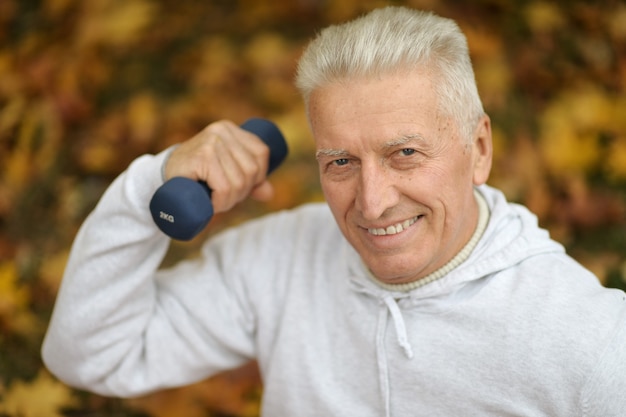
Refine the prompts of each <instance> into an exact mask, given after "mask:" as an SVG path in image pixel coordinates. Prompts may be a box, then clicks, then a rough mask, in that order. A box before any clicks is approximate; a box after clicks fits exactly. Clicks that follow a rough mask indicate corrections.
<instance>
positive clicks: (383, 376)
mask: <svg viewBox="0 0 626 417" xmlns="http://www.w3.org/2000/svg"><path fill="white" fill-rule="evenodd" d="M381 299H382V300H383V301H384V303H385V306H386V307H387V308H382V309H381V310H380V313H379V314H378V326H377V329H376V359H377V360H378V377H379V383H380V391H381V394H382V397H383V403H384V405H385V417H390V416H391V398H390V392H389V391H390V389H389V366H388V364H387V349H386V347H385V333H386V331H385V329H386V327H387V318H388V317H389V313H391V318H392V319H393V323H394V327H395V328H396V337H397V339H398V344H399V345H400V346H401V347H402V349H403V350H404V353H405V354H406V356H407V357H408V358H409V359H411V358H412V357H413V349H411V345H410V344H409V340H408V338H407V335H406V326H405V325H404V319H403V317H402V313H401V312H400V308H399V307H398V303H396V300H395V299H394V298H393V297H392V296H391V295H389V294H387V295H384V296H383V297H382V298H381Z"/></svg>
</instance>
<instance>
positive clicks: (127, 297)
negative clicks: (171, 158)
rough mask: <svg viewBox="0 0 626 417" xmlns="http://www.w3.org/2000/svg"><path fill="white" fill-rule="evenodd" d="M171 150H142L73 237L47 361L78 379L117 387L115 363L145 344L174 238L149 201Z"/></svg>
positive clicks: (108, 389) (105, 388) (107, 389)
mask: <svg viewBox="0 0 626 417" xmlns="http://www.w3.org/2000/svg"><path fill="white" fill-rule="evenodd" d="M163 158H164V154H161V155H158V156H156V157H152V156H146V157H142V158H140V159H138V160H137V161H135V162H134V163H133V164H132V165H131V166H130V167H129V169H128V170H127V172H125V173H124V174H122V175H121V176H120V177H119V178H118V179H116V181H115V182H114V183H113V184H112V185H111V187H110V188H109V189H108V190H107V191H106V193H105V195H104V196H103V198H102V200H101V201H100V203H99V204H98V206H97V207H96V209H95V210H94V211H93V212H92V213H91V215H90V216H89V218H88V219H87V220H86V221H85V223H84V224H83V226H82V227H81V230H80V231H79V233H78V235H77V237H76V240H75V242H74V244H73V247H72V251H71V255H70V258H69V261H68V265H67V268H66V271H65V276H64V278H63V283H62V286H61V289H60V291H59V294H58V298H57V302H56V305H55V310H54V313H53V316H52V320H51V322H50V327H49V329H48V332H47V335H46V339H45V341H44V346H43V358H44V361H45V362H46V364H47V366H48V367H49V368H50V370H51V371H52V372H53V373H55V374H56V375H57V376H58V377H59V378H61V379H62V380H64V381H66V382H67V383H69V384H71V385H74V386H78V387H82V388H88V389H91V390H95V391H99V392H102V393H114V391H115V390H117V389H118V387H116V386H119V385H120V384H119V383H118V382H116V380H115V379H116V378H119V377H116V376H115V372H114V370H116V369H124V365H123V362H124V361H128V360H130V358H132V357H133V356H136V355H137V354H138V353H137V349H141V348H142V345H143V341H142V339H143V338H144V333H145V330H146V328H147V326H148V323H149V321H150V320H151V315H153V313H154V308H155V300H156V295H155V294H156V290H155V284H154V275H155V273H156V270H157V268H158V266H159V264H160V263H161V260H162V257H163V256H164V254H165V252H166V251H167V247H168V242H169V239H168V238H167V237H166V236H164V235H163V234H162V233H161V232H160V231H159V230H158V229H157V227H156V226H155V225H154V223H153V221H152V218H151V216H150V212H149V209H148V203H149V201H150V197H151V195H152V193H153V192H154V191H155V190H156V188H157V187H158V186H159V185H160V184H161V182H162V180H161V174H160V169H161V162H162V160H163ZM145 372H148V371H147V370H146V371H145ZM120 389H121V387H120Z"/></svg>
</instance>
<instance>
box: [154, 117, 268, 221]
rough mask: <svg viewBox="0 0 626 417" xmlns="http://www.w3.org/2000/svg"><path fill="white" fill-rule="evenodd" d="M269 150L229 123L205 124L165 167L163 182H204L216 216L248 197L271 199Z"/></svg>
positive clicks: (251, 136)
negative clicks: (268, 170)
mask: <svg viewBox="0 0 626 417" xmlns="http://www.w3.org/2000/svg"><path fill="white" fill-rule="evenodd" d="M268 161H269V148H268V147H267V145H265V143H263V141H261V139H259V138H258V137H257V136H256V135H254V134H252V133H250V132H248V131H245V130H243V129H241V128H240V127H239V126H237V125H236V124H234V123H232V122H230V121H219V122H215V123H212V124H210V125H208V126H207V127H206V128H204V129H203V130H202V131H201V132H199V133H198V134H197V135H195V136H194V137H192V138H191V139H189V140H187V141H185V142H183V143H181V144H180V145H179V146H178V147H177V148H176V149H174V151H173V152H172V154H171V155H170V158H169V160H168V161H167V164H166V166H165V179H166V180H167V179H170V178H173V177H177V176H181V177H187V178H191V179H193V180H197V181H204V182H206V183H207V184H208V186H209V188H211V190H212V193H211V201H212V203H213V209H214V211H215V212H216V213H219V212H224V211H228V210H230V209H231V208H232V207H233V206H234V205H235V204H237V203H239V202H241V201H243V200H244V199H245V198H247V197H248V196H251V197H252V198H255V199H257V200H261V201H267V200H269V199H270V198H272V196H273V194H274V191H273V188H272V186H271V184H270V183H269V182H268V181H267V179H266V177H267V169H268Z"/></svg>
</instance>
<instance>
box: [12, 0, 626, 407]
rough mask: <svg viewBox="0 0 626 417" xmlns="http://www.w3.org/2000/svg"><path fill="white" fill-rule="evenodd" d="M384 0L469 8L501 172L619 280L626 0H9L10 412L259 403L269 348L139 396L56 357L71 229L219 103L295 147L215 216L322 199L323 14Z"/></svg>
mask: <svg viewBox="0 0 626 417" xmlns="http://www.w3.org/2000/svg"><path fill="white" fill-rule="evenodd" d="M386 4H400V5H408V6H413V7H417V8H425V9H431V10H434V11H436V12H438V13H440V14H442V15H444V16H448V17H452V18H455V19H456V20H457V21H458V22H459V24H460V26H461V27H462V29H463V30H464V31H465V33H466V34H467V37H468V40H469V43H470V49H471V50H472V56H473V60H474V64H475V70H476V77H477V82H478V84H479V88H480V90H481V93H482V97H483V100H484V104H485V107H486V109H487V111H488V113H489V114H490V115H491V117H492V120H493V124H494V140H495V148H496V155H495V167H494V171H493V174H492V177H491V180H490V183H491V184H492V185H495V186H497V187H500V188H501V189H503V190H504V192H505V193H506V194H507V196H508V197H509V198H510V199H511V200H513V201H519V202H522V203H525V204H527V205H528V206H529V207H530V208H531V209H532V210H533V211H535V212H536V213H537V214H538V216H539V219H540V222H541V224H542V225H543V226H545V227H547V228H548V229H549V230H550V231H551V233H552V235H553V236H554V237H555V238H556V239H557V240H559V241H561V242H562V243H563V244H565V245H566V246H567V247H568V249H569V251H570V253H571V254H572V255H574V256H575V257H576V258H577V259H578V260H580V261H581V262H582V263H583V264H585V265H586V266H587V267H589V268H590V269H591V270H593V271H594V272H595V273H596V274H597V275H598V277H599V279H600V280H601V281H602V282H603V284H605V285H607V286H616V287H622V288H624V287H626V221H625V210H626V4H625V3H624V2H623V1H617V0H613V1H611V0H606V1H582V0H562V1H541V0H532V1H526V0H472V1H470V0H467V1H458V0H457V1H452V0H412V1H411V0H406V1H379V0H325V1H324V0H280V1H279V0H214V1H209V0H207V1H196V0H88V1H87V0H85V1H80V0H0V162H1V165H0V415H2V416H24V417H38V416H155V417H169V416H185V417H195V416H256V415H258V411H259V405H258V402H259V397H260V393H261V390H262V386H261V384H260V381H259V378H258V375H257V373H256V368H255V366H254V364H251V365H249V366H246V367H244V368H242V369H239V370H236V371H233V372H229V373H227V374H224V375H220V376H217V377H215V378H212V379H209V380H207V381H204V382H201V383H199V384H195V385H193V386H190V387H185V388H181V389H175V390H169V391H166V392H161V393H157V394H153V395H149V396H147V397H144V398H140V399H132V400H119V399H108V398H102V397H99V396H97V395H93V394H89V393H85V392H79V391H76V390H72V389H70V388H69V387H66V386H65V385H63V384H62V383H60V382H58V381H56V380H55V379H54V377H52V376H51V375H49V374H48V373H47V372H46V370H45V369H44V368H43V366H42V363H41V360H40V356H39V348H40V345H41V341H42V338H43V334H44V332H45V329H46V325H47V321H48V319H49V316H50V312H51V309H52V306H53V302H54V297H55V294H56V291H57V289H58V286H59V283H60V280H61V277H62V273H63V268H64V265H65V262H66V259H67V256H68V251H69V247H70V245H71V242H72V239H73V237H74V235H75V233H76V231H77V228H78V227H79V225H80V223H81V222H82V220H83V219H84V218H85V216H86V215H87V214H88V212H89V211H90V210H91V209H92V208H93V206H94V204H95V203H96V202H97V200H98V198H99V197H100V195H101V194H102V193H103V191H104V189H105V188H106V187H107V185H108V184H109V183H110V182H111V181H112V180H113V178H114V177H115V176H116V175H118V174H119V173H120V172H121V171H123V170H124V169H125V167H126V166H127V165H128V163H129V162H130V161H131V160H132V159H134V158H135V157H137V156H139V155H141V154H143V153H148V152H150V153H154V152H158V151H160V150H162V149H164V148H166V147H168V146H170V145H171V144H174V143H176V142H179V141H181V140H184V139H185V138H188V137H190V136H191V135H193V134H194V133H195V132H197V131H198V130H199V129H201V128H202V127H203V126H205V125H206V124H207V123H209V122H211V121H214V120H217V119H222V118H229V119H232V120H234V121H236V122H242V121H243V120H245V119H246V118H248V117H251V116H262V117H268V118H270V119H272V120H274V121H276V122H277V124H278V125H279V126H280V127H281V129H282V130H283V131H284V133H285V136H286V137H287V140H288V142H289V145H290V148H291V154H290V158H289V162H287V163H286V164H285V165H284V166H283V167H281V169H279V170H278V171H277V172H276V173H275V174H274V175H273V176H272V182H273V183H274V184H275V186H276V188H277V189H278V195H277V198H276V199H275V200H274V201H273V202H271V203H270V204H265V205H261V204H258V203H251V202H250V203H245V204H243V205H241V206H240V207H238V208H237V209H236V210H234V211H233V212H232V213H229V214H228V215H225V216H222V218H219V219H217V220H214V221H213V222H212V225H211V226H210V227H209V230H208V231H207V232H206V233H213V232H214V231H215V230H217V229H219V228H221V227H225V226H226V225H228V224H232V223H233V222H238V221H241V220H242V219H245V218H248V217H250V216H255V215H258V214H260V213H263V212H266V211H271V210H276V209H280V208H287V207H292V206H294V205H297V204H299V203H302V202H305V201H310V200H319V199H320V198H321V195H320V191H319V188H318V183H317V166H316V164H315V161H314V158H313V157H312V150H313V147H312V142H311V140H310V137H309V133H308V128H307V124H306V120H305V118H304V113H303V107H302V104H301V102H300V98H299V96H298V95H297V93H296V91H295V89H294V87H293V83H292V81H293V74H294V67H295V62H296V60H297V58H298V56H299V54H300V53H301V50H302V47H303V45H304V44H305V43H306V41H307V40H308V39H309V38H310V37H312V36H313V35H314V34H315V32H316V30H317V29H319V28H320V27H322V26H326V25H328V24H330V23H334V22H340V21H343V20H346V19H349V18H352V17H355V16H357V15H359V14H361V13H363V12H365V11H367V10H370V9H372V8H375V7H378V6H383V5H386ZM200 240H201V239H196V240H194V241H193V242H190V243H185V244H182V243H175V244H174V245H173V247H172V251H171V253H170V254H169V255H168V257H169V259H170V260H171V261H174V260H176V259H178V258H180V257H182V256H186V255H187V254H191V253H193V252H194V250H195V249H196V248H197V246H198V244H199V241H200Z"/></svg>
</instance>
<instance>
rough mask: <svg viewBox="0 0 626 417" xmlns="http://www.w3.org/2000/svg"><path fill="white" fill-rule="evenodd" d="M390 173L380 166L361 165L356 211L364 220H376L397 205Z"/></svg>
mask: <svg viewBox="0 0 626 417" xmlns="http://www.w3.org/2000/svg"><path fill="white" fill-rule="evenodd" d="M391 174H392V173H391V172H389V169H388V168H386V167H385V166H383V165H382V164H375V163H373V164H367V165H366V164H362V165H361V171H360V178H359V186H358V188H357V195H356V201H355V205H356V209H357V210H359V212H360V213H361V216H363V218H364V219H365V220H376V219H379V218H380V217H382V216H383V215H384V214H385V212H386V211H387V210H389V209H391V208H392V207H394V206H395V205H397V204H398V202H399V199H400V195H399V192H398V189H397V187H396V183H395V181H394V177H393V175H391Z"/></svg>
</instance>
